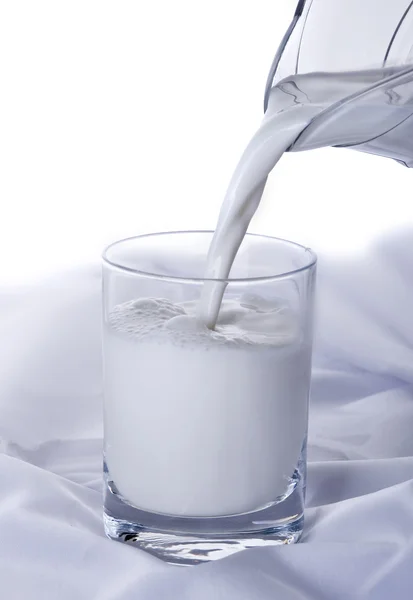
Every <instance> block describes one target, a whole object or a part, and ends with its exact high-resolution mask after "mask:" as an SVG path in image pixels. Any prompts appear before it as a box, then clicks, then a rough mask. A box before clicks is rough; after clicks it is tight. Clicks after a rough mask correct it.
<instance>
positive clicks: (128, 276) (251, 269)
mask: <svg viewBox="0 0 413 600" xmlns="http://www.w3.org/2000/svg"><path fill="white" fill-rule="evenodd" d="M212 235H213V233H212V232H207V231H185V232H173V233H157V234H149V235H142V236H139V237H134V238H130V239H125V240H121V241H119V242H116V243H114V244H112V245H111V246H109V247H108V248H107V249H106V251H105V252H104V254H103V304H104V311H103V313H104V316H103V356H104V430H105V433H104V480H105V486H104V488H105V491H104V526H105V531H106V534H107V535H108V537H110V538H112V539H114V540H118V541H123V542H126V543H128V544H132V545H135V546H137V547H139V548H141V549H143V550H146V551H147V552H150V553H151V554H153V555H155V556H157V557H159V558H162V559H163V560H165V561H167V562H170V563H175V564H187V565H191V564H198V563H202V562H205V561H209V560H215V559H219V558H222V557H225V556H227V555H229V554H232V553H234V552H237V551H239V550H242V549H244V548H250V547H256V546H266V545H277V544H289V543H292V542H296V541H297V540H298V539H299V537H300V535H301V533H302V530H303V514H304V497H305V486H306V443H307V442H306V440H307V423H308V398H309V390H310V371H311V351H312V318H313V296H314V284H315V274H316V256H315V254H314V253H313V252H312V251H311V250H310V249H308V248H305V247H303V246H300V245H298V244H295V243H293V242H289V241H285V240H281V239H277V238H272V237H266V236H259V235H252V234H249V235H247V236H246V237H245V239H244V241H243V244H242V246H241V248H240V251H239V253H238V255H237V257H236V260H235V263H234V265H233V268H232V270H231V277H230V278H229V279H228V280H226V281H219V282H218V283H220V284H224V285H225V293H224V299H223V309H222V310H221V312H220V317H219V319H218V323H217V327H216V329H217V331H216V332H212V333H211V332H209V333H210V335H209V333H208V330H207V329H206V328H205V330H202V326H201V325H200V328H201V329H200V331H201V333H199V331H198V330H197V331H198V333H196V332H195V334H194V335H192V333H193V332H192V331H190V330H184V331H183V332H179V318H178V320H176V323H178V330H177V332H176V335H175V334H174V333H172V334H171V332H170V331H169V330H168V331H169V332H167V331H166V329H165V327H166V325H165V324H164V325H162V326H161V325H159V323H158V324H156V323H154V322H153V313H152V316H151V312H150V311H151V310H152V311H153V309H154V307H158V308H159V311H161V312H162V311H164V312H163V313H162V314H164V315H165V314H168V315H169V316H172V317H173V316H174V315H175V313H176V314H177V315H178V317H179V316H181V315H182V314H184V312H185V311H188V310H189V308H188V307H192V308H191V310H192V311H193V313H194V315H196V307H197V303H198V301H199V298H200V296H201V292H202V289H203V286H204V283H205V279H204V277H203V275H204V272H205V267H206V259H207V253H208V248H209V245H210V242H211V239H212ZM209 281H210V280H209ZM228 307H229V309H230V310H229V309H228ZM231 307H232V308H231ZM234 307H236V308H234ZM145 310H147V311H148V310H149V313H145ZM228 310H229V312H228ZM231 310H232V312H231ZM252 310H253V311H254V312H253V318H254V319H255V321H254V323H255V324H253V325H252V326H251V327H252V329H251V331H252V334H251V335H252V337H251V338H250V339H249V341H245V338H244V337H242V334H239V335H238V334H237V333H236V330H235V329H234V323H235V321H231V319H236V318H238V317H237V315H238V316H239V315H240V314H241V315H243V314H248V315H251V314H252V313H251V311H252ZM165 311H166V312H165ZM168 311H169V312H168ZM174 311H175V312H174ZM248 311H250V312H248ZM145 314H147V315H149V316H148V319H149V321H148V320H147V321H145ZM122 315H129V320H126V321H125V320H122ZM142 315H143V316H142ZM228 315H232V317H231V316H228ZM234 315H235V317H234ZM248 318H250V317H248ZM151 319H152V320H151ZM194 319H195V320H196V317H194ZM248 322H249V321H248ZM151 326H153V327H154V328H155V330H156V331H155V332H154V330H152V331H151V330H150V328H151ZM168 327H169V325H168ZM225 327H226V328H227V329H226V330H225V331H227V334H228V335H229V336H230V337H231V336H232V337H231V339H230V340H229V341H228V340H226V338H225V339H224V338H223V335H222V332H223V331H224V329H225ZM269 330H271V331H274V332H275V334H274V335H275V336H276V337H275V338H274V339H275V342H274V340H273V341H272V342H271V343H269V342H268V338H267V337H266V336H267V334H268V331H269ZM234 331H235V333H234ZM220 332H221V334H220ZM250 333H251V332H250ZM181 334H182V335H183V337H179V336H180V335H181ZM271 339H272V338H271ZM205 340H207V341H205ZM273 342H274V343H273Z"/></svg>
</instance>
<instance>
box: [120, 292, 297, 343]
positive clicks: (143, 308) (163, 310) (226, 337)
mask: <svg viewBox="0 0 413 600" xmlns="http://www.w3.org/2000/svg"><path fill="white" fill-rule="evenodd" d="M109 323H110V325H111V327H112V328H113V330H115V331H117V332H119V333H122V334H126V335H127V336H129V337H130V338H132V339H133V340H135V341H136V342H138V341H140V340H145V341H146V342H149V341H151V342H158V343H162V342H168V343H175V344H179V345H183V344H196V345H197V347H199V346H200V345H201V346H204V347H205V348H208V347H209V346H211V345H213V346H216V345H223V346H231V347H236V346H239V347H245V346H256V345H258V346H262V345H265V346H282V345H287V344H291V343H292V342H294V341H297V340H298V338H299V331H298V321H297V318H296V316H295V315H294V313H293V311H292V309H291V308H289V307H288V306H287V305H286V304H285V302H283V301H281V300H277V299H275V300H274V299H271V300H269V299H265V298H261V297H259V296H255V295H254V296H252V295H250V294H246V295H243V296H241V297H240V298H239V299H238V300H235V299H234V300H225V301H224V302H223V303H222V306H221V310H220V313H219V318H218V321H217V324H216V327H215V329H214V330H211V329H208V328H207V327H206V325H205V324H204V323H203V322H202V321H200V320H199V318H198V316H197V303H196V302H195V301H190V302H183V303H174V302H172V301H171V300H168V299H165V298H140V299H138V300H132V301H130V302H125V303H123V304H119V305H118V306H116V307H115V308H114V309H113V310H112V311H111V313H110V315H109Z"/></svg>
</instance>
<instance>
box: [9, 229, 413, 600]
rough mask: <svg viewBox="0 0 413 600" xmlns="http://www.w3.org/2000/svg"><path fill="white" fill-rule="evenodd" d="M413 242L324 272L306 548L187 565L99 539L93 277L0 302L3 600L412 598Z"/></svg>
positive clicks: (59, 280) (332, 264)
mask: <svg viewBox="0 0 413 600" xmlns="http://www.w3.org/2000/svg"><path fill="white" fill-rule="evenodd" d="M411 247H412V244H411V236H409V235H404V236H403V235H399V236H395V237H394V239H389V240H385V241H384V242H382V243H380V244H378V245H377V246H376V247H375V248H374V250H373V251H372V252H371V255H370V256H368V257H365V258H364V259H361V258H359V259H358V260H356V259H354V260H346V261H345V260H343V261H340V262H337V261H329V260H326V259H324V258H323V257H321V260H320V268H319V309H320V310H319V317H318V326H317V331H318V332H319V333H318V337H317V344H316V353H315V361H314V364H315V366H314V377H313V391H312V402H311V418H310V435H309V460H310V465H309V478H308V496H307V498H308V502H307V505H308V509H307V515H306V528H305V535H304V537H303V540H302V543H300V544H297V545H294V546H287V547H277V548H272V549H254V550H249V551H245V552H242V553H239V554H237V555H233V556H232V557H229V558H228V559H225V560H222V561H218V562H215V563H210V564H207V565H202V566H198V567H193V568H177V567H173V566H170V565H166V564H163V563H162V562H161V561H159V560H158V559H156V558H153V557H151V556H149V555H147V554H145V553H143V552H141V551H139V550H136V549H135V548H132V547H129V546H125V545H122V544H118V543H114V542H111V541H109V540H107V539H106V538H105V537H104V534H103V528H102V521H101V512H102V509H101V504H102V499H101V446H102V422H101V397H102V378H101V361H100V312H101V311H100V269H99V268H98V267H96V268H93V269H84V270H83V271H77V272H72V273H66V274H62V275H61V276H59V277H55V278H54V279H50V280H49V281H46V282H44V283H43V284H42V285H39V286H38V287H37V288H31V289H20V290H10V289H3V290H2V294H1V296H0V308H1V312H0V331H1V335H0V436H1V448H0V449H1V451H2V453H1V454H0V474H1V479H0V482H1V484H0V541H1V544H0V582H1V594H0V597H1V598H2V599H3V598H4V599H6V598H12V599H17V600H20V599H25V600H26V599H32V598H33V599H34V598H35V599H41V600H49V599H51V600H66V599H67V600H69V599H71V600H72V599H76V600H81V599H83V598H84V599H85V600H86V599H87V600H91V599H94V598H96V599H99V600H132V599H136V598H139V600H149V599H151V600H152V599H153V600H162V599H164V598H165V599H179V600H211V599H212V598H214V599H215V598H216V599H217V600H218V599H220V600H221V599H222V600H227V599H231V600H232V599H234V600H235V599H236V600H251V599H254V600H261V599H265V600H267V599H268V600H269V599H271V600H275V599H278V598H280V599H281V600H301V599H311V600H341V599H349V600H355V599H367V598H368V599H374V600H381V599H388V598H410V597H411V595H412V592H411V590H410V586H411V585H413V574H412V573H413V571H412V565H413V317H412V310H411V307H412V306H413V255H412V253H411Z"/></svg>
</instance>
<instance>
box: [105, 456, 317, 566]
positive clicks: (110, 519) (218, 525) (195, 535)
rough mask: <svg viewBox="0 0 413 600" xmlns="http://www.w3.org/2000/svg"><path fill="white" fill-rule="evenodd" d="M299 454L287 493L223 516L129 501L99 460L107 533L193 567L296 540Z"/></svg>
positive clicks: (301, 483) (301, 490) (301, 487)
mask: <svg viewBox="0 0 413 600" xmlns="http://www.w3.org/2000/svg"><path fill="white" fill-rule="evenodd" d="M305 467H306V461H305V457H304V452H303V454H302V456H301V458H300V461H299V464H298V466H297V469H296V470H295V472H294V474H293V476H292V477H291V478H290V482H289V485H288V489H287V492H286V494H285V495H284V496H283V497H281V498H278V499H277V500H276V501H275V502H273V503H272V504H270V505H269V506H266V507H263V508H262V509H260V510H257V511H254V512H250V513H244V514H241V515H230V516H225V517H178V516H173V515H164V514H159V513H151V512H148V511H144V510H141V509H138V508H136V507H134V506H132V505H130V504H129V503H128V502H126V500H125V499H124V498H122V496H121V495H120V494H119V492H118V490H117V489H116V485H115V484H114V482H113V481H112V480H111V477H110V474H109V472H108V469H107V467H106V464H104V473H105V499H104V517H103V518H104V527H105V533H106V535H107V536H108V537H109V538H110V539H112V540H116V541H119V542H124V543H127V544H130V545H132V546H136V547H137V548H140V549H142V550H145V551H146V552H149V553H150V554H152V555H154V556H156V557H158V558H161V559H162V560H164V561H166V562H168V563H171V564H176V565H197V564H200V563H204V562H208V561H211V560H218V559H221V558H225V557H226V556H229V555H231V554H234V553H235V552H239V551H240V550H245V549H247V548H256V547H262V546H277V545H280V544H292V543H295V542H297V541H298V540H299V539H300V537H301V534H302V531H303V526H304V515H303V513H304V495H305V481H306V476H305V475H306V473H305Z"/></svg>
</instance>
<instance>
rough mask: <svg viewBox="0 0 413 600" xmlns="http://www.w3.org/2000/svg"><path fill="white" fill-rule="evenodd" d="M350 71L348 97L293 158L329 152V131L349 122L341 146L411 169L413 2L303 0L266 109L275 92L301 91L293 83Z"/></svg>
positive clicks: (328, 111)
mask: <svg viewBox="0 0 413 600" xmlns="http://www.w3.org/2000/svg"><path fill="white" fill-rule="evenodd" d="M366 70H370V71H369V73H368V76H367V80H366V77H365V76H364V75H363V77H361V79H362V80H363V81H361V80H360V82H359V85H357V77H356V78H354V74H355V72H356V73H357V72H359V73H362V72H363V73H364V74H366V73H367V71H366ZM347 72H353V77H352V79H351V84H350V83H349V85H348V90H347V92H348V93H346V95H345V97H339V95H337V96H336V97H334V95H333V96H332V98H333V100H334V101H333V102H330V103H329V104H328V105H326V107H325V109H324V110H323V111H322V112H320V113H319V114H318V115H317V116H316V117H315V118H314V119H313V121H312V122H311V123H310V124H309V125H308V127H307V128H306V129H305V130H304V131H303V132H302V133H301V134H300V135H299V136H298V138H297V140H296V141H295V142H294V143H293V144H292V146H291V147H290V148H289V151H299V150H307V149H311V148H315V147H320V146H323V145H331V144H329V143H328V139H329V137H331V131H332V130H334V127H335V125H337V127H339V126H340V127H342V123H343V118H345V119H346V124H348V132H346V136H345V140H344V143H341V144H340V147H350V148H353V149H355V150H360V151H363V152H369V153H372V154H377V155H381V156H387V157H390V158H393V159H395V160H397V161H399V162H400V163H402V164H404V165H406V166H409V167H412V166H413V1H411V0H300V1H299V3H298V5H297V8H296V11H295V14H294V17H293V20H292V22H291V24H290V26H289V28H288V30H287V32H286V34H285V35H284V38H283V40H282V42H281V44H280V47H279V49H278V51H277V53H276V56H275V58H274V61H273V64H272V67H271V70H270V73H269V76H268V80H267V86H266V91H265V101H264V105H265V110H266V109H267V105H268V101H269V97H270V95H271V94H272V93H273V92H274V91H275V92H278V89H280V88H282V87H283V86H284V88H285V87H286V83H287V84H288V83H290V84H291V86H292V85H294V86H295V87H297V80H295V79H294V77H297V76H299V75H303V74H306V73H332V74H334V73H335V74H338V73H347ZM299 81H300V80H298V87H299ZM290 89H291V87H290ZM298 91H299V92H300V90H298ZM287 93H288V92H287ZM310 101H312V98H310ZM372 109H373V110H372ZM355 111H357V113H356V112H355ZM360 111H363V112H362V113H361V112H360ZM353 117H354V118H353ZM356 117H357V118H356Z"/></svg>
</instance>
